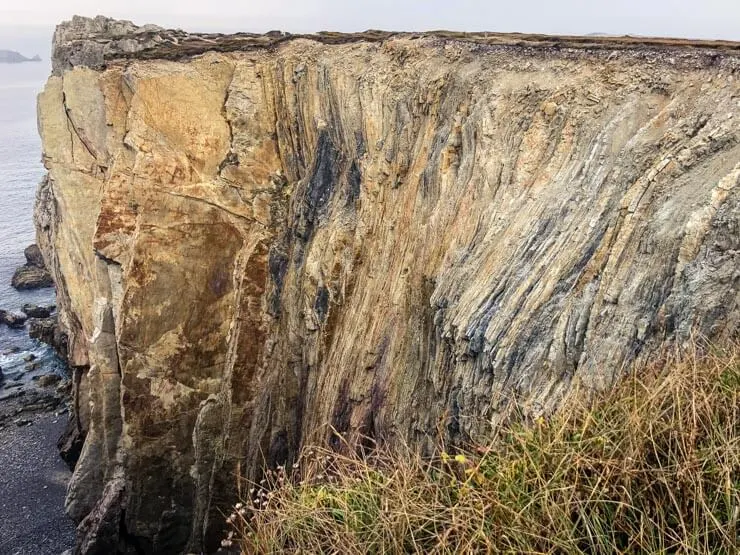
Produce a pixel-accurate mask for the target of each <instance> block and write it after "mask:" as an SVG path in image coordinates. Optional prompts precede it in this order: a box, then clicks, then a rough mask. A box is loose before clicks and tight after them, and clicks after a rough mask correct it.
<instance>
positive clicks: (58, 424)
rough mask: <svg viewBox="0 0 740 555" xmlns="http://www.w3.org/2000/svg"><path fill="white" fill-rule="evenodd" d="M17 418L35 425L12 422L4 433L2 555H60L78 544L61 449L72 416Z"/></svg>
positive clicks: (0, 456)
mask: <svg viewBox="0 0 740 555" xmlns="http://www.w3.org/2000/svg"><path fill="white" fill-rule="evenodd" d="M8 402H12V401H8V400H5V401H0V403H3V404H6V403H8ZM4 408H5V407H4ZM17 418H21V419H24V420H30V421H31V422H32V424H31V425H24V426H17V425H16V424H15V423H14V422H13V421H10V422H7V423H6V425H5V427H4V428H2V429H0V555H59V554H60V553H62V552H63V551H65V550H66V549H69V548H71V547H73V545H74V525H73V523H72V521H71V520H69V519H68V518H67V516H66V515H65V514H64V496H65V491H66V485H67V481H68V480H69V477H70V472H69V470H68V469H67V466H66V465H65V464H64V463H63V462H62V460H61V459H60V458H59V454H58V452H57V448H56V442H57V439H58V438H59V436H60V435H61V434H62V431H63V430H64V426H65V423H66V420H67V415H66V414H64V415H60V416H56V415H55V413H54V412H42V413H38V414H28V413H23V414H20V415H19V416H18V417H17ZM17 418H16V419H17Z"/></svg>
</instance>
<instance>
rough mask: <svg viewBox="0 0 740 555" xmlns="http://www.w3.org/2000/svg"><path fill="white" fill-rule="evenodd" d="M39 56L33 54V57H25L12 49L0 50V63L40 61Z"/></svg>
mask: <svg viewBox="0 0 740 555" xmlns="http://www.w3.org/2000/svg"><path fill="white" fill-rule="evenodd" d="M40 61H41V58H40V57H39V55H38V54H37V55H35V56H34V57H33V58H26V57H25V56H24V55H23V54H21V53H20V52H15V51H14V50H0V64H22V63H23V62H40Z"/></svg>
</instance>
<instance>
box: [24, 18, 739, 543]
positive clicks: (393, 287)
mask: <svg viewBox="0 0 740 555" xmlns="http://www.w3.org/2000/svg"><path fill="white" fill-rule="evenodd" d="M569 41H570V42H569ZM54 52H55V60H54V75H53V76H52V77H50V79H49V81H48V83H47V85H46V87H45V89H44V91H43V92H42V94H41V95H40V97H39V126H40V131H41V135H42V139H43V147H44V162H45V164H46V167H47V169H48V171H49V174H48V178H47V179H46V180H45V181H44V182H43V183H42V185H41V186H40V188H39V193H38V201H37V207H36V223H37V228H38V235H39V245H40V246H41V248H42V250H43V252H44V258H45V259H46V260H47V262H49V265H50V266H51V271H52V274H53V276H54V279H55V282H56V285H57V294H58V302H57V305H58V312H59V324H60V326H61V327H62V329H63V330H64V332H65V333H66V337H67V343H66V347H67V351H68V354H69V359H70V363H71V365H72V366H73V367H74V372H75V379H74V384H75V385H74V394H75V407H76V411H75V414H74V416H73V423H72V426H71V432H70V433H71V435H70V436H69V437H68V438H67V439H68V440H69V442H71V443H73V442H74V441H75V438H76V441H77V444H76V445H79V444H80V442H81V440H82V438H83V437H85V438H86V439H85V441H84V446H83V447H82V452H81V455H80V459H79V462H77V465H76V468H75V475H74V478H73V480H72V483H71V485H70V490H69V496H68V511H69V512H70V514H71V515H72V516H73V517H74V518H75V519H76V520H77V521H78V522H82V525H81V527H80V534H81V539H80V545H81V546H87V547H85V549H88V551H89V552H94V550H95V549H98V548H100V546H105V548H106V549H108V548H109V547H110V548H111V549H112V548H113V547H111V546H116V547H115V548H116V549H121V550H122V551H124V552H125V549H136V550H138V552H144V553H178V552H200V551H201V550H203V549H206V548H207V547H208V546H209V545H213V542H214V541H215V540H216V539H217V538H218V537H220V534H221V516H220V515H221V513H220V509H221V508H222V507H223V506H224V505H228V504H229V503H230V502H231V501H232V500H233V498H234V496H235V488H234V481H235V476H236V475H237V474H240V475H242V476H245V477H248V478H256V477H258V476H259V473H260V471H261V468H263V465H265V464H266V465H275V464H291V463H292V462H293V461H294V460H295V457H296V456H297V454H298V452H299V449H300V448H301V446H302V445H305V444H306V443H311V442H321V443H327V444H328V445H330V446H332V447H335V448H338V449H340V448H342V445H344V441H346V442H347V443H348V444H350V445H351V444H353V443H355V442H360V441H362V440H363V438H372V439H374V440H376V441H381V442H387V443H391V444H392V443H393V442H401V441H402V442H405V443H408V444H411V445H414V446H416V447H418V448H419V449H422V450H423V449H430V448H431V447H432V446H433V445H434V444H435V442H437V441H438V440H439V439H440V437H441V438H442V439H443V440H444V441H447V442H451V443H455V442H469V441H482V440H484V439H485V438H486V437H487V435H488V434H490V432H491V429H492V427H495V425H496V424H497V423H498V422H500V421H501V420H502V419H505V418H506V415H507V411H508V410H510V408H511V407H512V405H513V404H514V403H516V404H518V405H520V406H522V407H524V409H525V410H527V411H529V412H531V413H533V414H539V413H542V412H546V411H550V410H554V409H555V408H556V407H557V405H558V403H559V401H560V400H561V399H562V398H563V397H564V395H566V394H567V392H568V391H570V390H571V389H572V388H573V387H574V386H576V385H577V386H579V387H582V388H593V389H604V388H608V387H609V386H610V385H611V384H612V383H613V382H614V380H615V379H616V378H617V377H618V376H619V374H620V372H622V371H623V369H624V368H625V367H627V366H628V365H629V364H631V363H634V362H636V361H644V360H648V359H649V358H650V357H651V356H652V355H654V354H655V353H658V352H660V350H661V349H663V348H664V347H665V346H666V345H668V344H671V343H676V344H681V343H682V342H684V341H686V340H688V339H689V338H691V337H692V334H696V333H701V334H704V335H706V336H709V337H713V338H721V337H733V336H737V333H738V323H739V322H740V308H739V307H738V285H739V283H738V282H739V281H740V275H739V274H738V272H737V268H738V267H740V261H739V260H738V256H739V255H738V252H740V239H739V238H738V229H740V221H739V219H738V218H739V214H740V209H739V208H740V196H739V194H738V190H739V189H738V187H737V184H738V180H739V179H740V163H739V162H738V161H739V160H740V141H739V139H740V130H739V128H738V125H737V119H738V117H740V107H739V106H738V101H737V98H738V97H739V96H740V88H739V87H740V85H739V83H740V81H739V80H738V69H739V68H740V55H739V54H738V46H737V45H735V44H733V43H688V42H681V41H652V42H651V40H648V39H644V40H642V41H641V40H638V39H606V38H605V39H600V38H594V39H568V40H566V39H558V38H552V37H550V38H543V37H515V38H512V37H507V36H505V35H492V34H491V35H460V34H452V33H438V34H428V35H427V34H421V35H419V34H389V33H365V34H360V35H336V34H324V35H317V36H288V35H284V34H276V35H275V34H273V35H265V36H261V35H259V36H258V35H247V34H241V35H235V36H218V35H188V34H186V33H183V32H180V31H166V30H162V29H159V28H155V27H148V28H146V29H142V28H136V27H135V26H133V25H132V24H129V23H126V22H115V21H111V20H105V19H96V20H85V19H80V18H76V19H75V20H73V21H72V22H71V23H67V24H63V25H62V26H60V27H59V28H58V29H57V32H56V34H55V44H54ZM75 434H76V435H75ZM339 435H341V436H342V438H341V439H340V438H339ZM124 506H125V510H123V507H124ZM122 531H123V532H122ZM127 545H128V547H126V546H127ZM133 545H136V547H135V548H134V547H132V546H133ZM95 546H98V547H95ZM101 549H102V548H101Z"/></svg>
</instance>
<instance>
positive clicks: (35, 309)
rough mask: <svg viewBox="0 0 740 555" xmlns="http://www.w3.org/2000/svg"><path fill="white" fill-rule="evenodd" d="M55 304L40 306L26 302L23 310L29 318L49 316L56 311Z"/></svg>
mask: <svg viewBox="0 0 740 555" xmlns="http://www.w3.org/2000/svg"><path fill="white" fill-rule="evenodd" d="M54 308H55V307H54V306H38V305H35V304H24V305H23V308H21V310H22V311H23V313H24V314H25V315H26V316H28V317H29V318H48V317H49V316H51V313H52V312H53V311H54Z"/></svg>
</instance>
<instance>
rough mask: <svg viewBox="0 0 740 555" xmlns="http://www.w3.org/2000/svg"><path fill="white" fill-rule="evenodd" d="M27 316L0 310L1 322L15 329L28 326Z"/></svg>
mask: <svg viewBox="0 0 740 555" xmlns="http://www.w3.org/2000/svg"><path fill="white" fill-rule="evenodd" d="M26 320H27V318H26V315H25V314H21V313H18V312H8V311H6V310H1V309H0V322H2V323H3V324H5V325H6V326H8V327H10V328H13V329H21V328H23V326H24V325H25V324H26Z"/></svg>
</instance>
